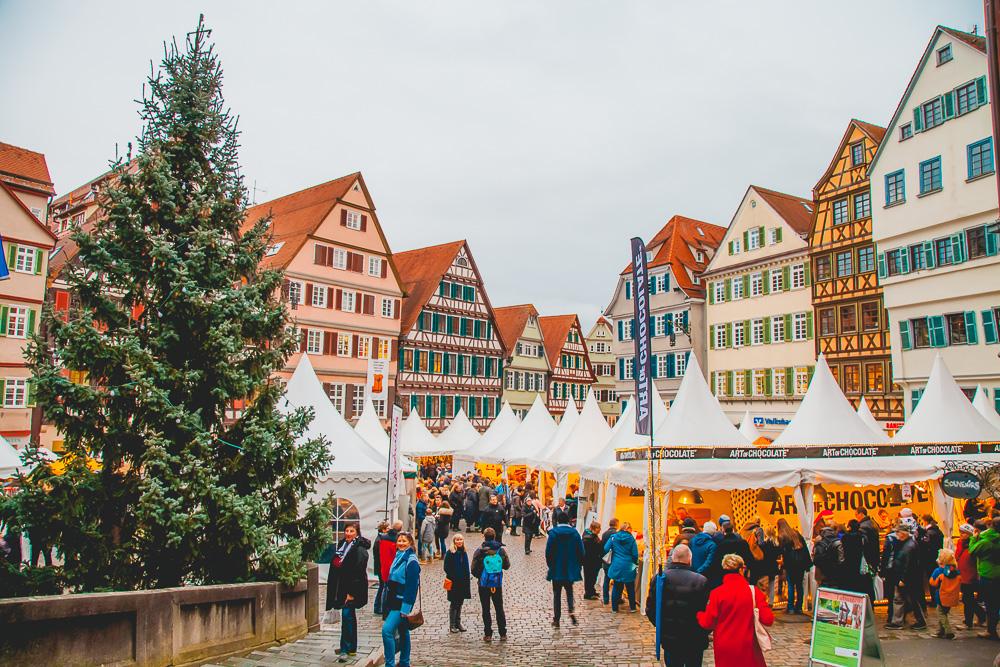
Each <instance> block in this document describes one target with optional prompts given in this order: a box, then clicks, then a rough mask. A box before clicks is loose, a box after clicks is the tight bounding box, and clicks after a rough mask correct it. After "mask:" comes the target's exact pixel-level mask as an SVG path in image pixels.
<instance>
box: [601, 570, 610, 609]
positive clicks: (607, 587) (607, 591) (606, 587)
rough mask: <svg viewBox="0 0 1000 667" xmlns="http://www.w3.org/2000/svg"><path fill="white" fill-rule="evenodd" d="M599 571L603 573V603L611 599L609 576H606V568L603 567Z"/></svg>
mask: <svg viewBox="0 0 1000 667" xmlns="http://www.w3.org/2000/svg"><path fill="white" fill-rule="evenodd" d="M601 572H603V573H604V588H603V593H604V604H607V603H608V602H610V600H611V577H609V576H608V569H607V568H604V569H603V570H601Z"/></svg>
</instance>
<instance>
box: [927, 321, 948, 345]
mask: <svg viewBox="0 0 1000 667" xmlns="http://www.w3.org/2000/svg"><path fill="white" fill-rule="evenodd" d="M927 329H928V333H929V334H930V339H931V347H945V346H946V345H947V344H948V338H947V336H946V335H945V328H944V316H943V315H931V316H930V317H928V318H927Z"/></svg>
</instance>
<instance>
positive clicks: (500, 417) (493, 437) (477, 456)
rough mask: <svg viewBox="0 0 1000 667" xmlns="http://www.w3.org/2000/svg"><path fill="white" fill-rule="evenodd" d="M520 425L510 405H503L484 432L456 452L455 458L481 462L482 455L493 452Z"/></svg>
mask: <svg viewBox="0 0 1000 667" xmlns="http://www.w3.org/2000/svg"><path fill="white" fill-rule="evenodd" d="M520 423H521V420H520V418H519V417H518V416H517V415H515V414H514V411H513V410H511V409H510V403H506V402H505V403H504V404H503V407H502V408H500V412H499V414H497V416H496V417H494V418H493V421H492V422H491V423H490V425H489V427H488V428H487V429H486V432H485V433H483V434H482V436H480V437H479V439H478V440H476V441H475V442H474V443H472V445H470V446H469V447H468V448H466V449H465V450H463V451H461V452H456V454H455V458H456V459H458V460H460V461H472V462H477V461H483V459H482V458H481V457H482V456H483V455H484V454H487V453H489V452H491V451H493V450H494V449H495V448H496V447H497V446H498V445H500V443H502V442H503V441H504V440H506V439H507V437H508V436H509V435H510V434H511V433H513V432H514V430H515V429H516V428H517V427H518V425H519V424H520Z"/></svg>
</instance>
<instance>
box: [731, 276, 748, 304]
mask: <svg viewBox="0 0 1000 667" xmlns="http://www.w3.org/2000/svg"><path fill="white" fill-rule="evenodd" d="M729 296H730V297H732V300H733V301H742V300H743V299H744V298H746V295H745V294H743V276H736V277H735V278H733V279H731V280H730V282H729Z"/></svg>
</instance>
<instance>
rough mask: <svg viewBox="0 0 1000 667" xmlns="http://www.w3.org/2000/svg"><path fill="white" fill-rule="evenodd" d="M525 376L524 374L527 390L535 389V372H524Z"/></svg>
mask: <svg viewBox="0 0 1000 667" xmlns="http://www.w3.org/2000/svg"><path fill="white" fill-rule="evenodd" d="M525 376H526V377H525V378H524V387H525V389H527V390H528V391H535V374H534V373H525Z"/></svg>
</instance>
